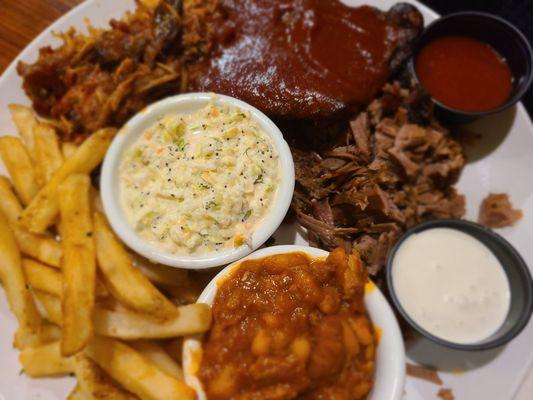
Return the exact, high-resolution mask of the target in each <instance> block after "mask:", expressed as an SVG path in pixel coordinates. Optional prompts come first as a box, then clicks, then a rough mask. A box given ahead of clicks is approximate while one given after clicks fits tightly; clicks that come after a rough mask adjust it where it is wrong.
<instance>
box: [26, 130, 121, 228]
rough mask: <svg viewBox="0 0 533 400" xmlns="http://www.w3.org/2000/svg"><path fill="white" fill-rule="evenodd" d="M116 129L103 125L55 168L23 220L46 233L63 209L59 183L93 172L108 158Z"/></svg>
mask: <svg viewBox="0 0 533 400" xmlns="http://www.w3.org/2000/svg"><path fill="white" fill-rule="evenodd" d="M115 132H116V130H115V129H112V128H105V129H101V130H99V131H97V132H95V133H93V134H92V135H91V136H90V137H89V138H87V140H86V141H85V142H83V144H82V145H81V146H80V147H79V148H78V149H77V150H76V152H75V153H74V154H73V155H72V157H70V158H69V159H68V160H66V161H65V162H64V163H63V165H62V166H61V167H60V168H59V169H58V170H57V171H56V172H55V174H54V176H53V177H52V179H50V181H49V182H48V183H47V184H46V185H45V186H44V187H43V188H42V189H41V190H40V191H39V193H37V195H36V196H35V198H34V199H33V200H32V202H31V203H30V204H29V205H28V207H27V208H26V209H25V210H24V212H23V213H22V223H23V224H24V226H25V227H26V228H28V230H29V231H30V232H33V233H43V232H44V231H45V230H46V228H48V227H49V226H50V225H52V224H53V223H54V220H55V218H56V216H57V214H58V212H59V204H58V199H57V187H58V186H59V184H60V183H61V182H63V181H64V180H65V178H66V177H67V176H69V175H71V174H74V173H89V172H91V171H92V170H93V169H94V168H95V167H96V166H98V164H100V162H101V161H102V159H103V158H104V155H105V153H106V151H107V149H108V147H109V145H110V144H111V141H112V140H113V137H114V135H115Z"/></svg>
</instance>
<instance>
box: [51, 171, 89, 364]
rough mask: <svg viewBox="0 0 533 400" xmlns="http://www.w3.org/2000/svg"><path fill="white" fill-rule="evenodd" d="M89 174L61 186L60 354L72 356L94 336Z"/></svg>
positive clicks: (76, 177)
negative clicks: (61, 274)
mask: <svg viewBox="0 0 533 400" xmlns="http://www.w3.org/2000/svg"><path fill="white" fill-rule="evenodd" d="M90 186H91V182H90V179H89V176H88V175H82V174H74V175H71V176H69V177H68V178H67V179H65V181H64V182H63V183H61V184H60V185H59V187H58V191H57V194H58V199H59V208H60V213H61V219H62V222H63V225H62V229H63V234H64V237H63V242H62V244H63V261H62V265H61V269H62V272H63V291H62V297H61V308H62V311H63V325H62V328H63V337H62V340H61V352H62V354H63V355H72V354H74V353H77V352H78V351H80V350H81V349H83V348H84V347H85V345H86V344H87V343H88V341H89V340H90V339H91V337H92V334H93V326H92V313H93V308H94V298H95V294H94V292H95V281H96V260H95V251H94V241H93V238H92V231H93V225H92V221H91V214H90V204H89V189H90Z"/></svg>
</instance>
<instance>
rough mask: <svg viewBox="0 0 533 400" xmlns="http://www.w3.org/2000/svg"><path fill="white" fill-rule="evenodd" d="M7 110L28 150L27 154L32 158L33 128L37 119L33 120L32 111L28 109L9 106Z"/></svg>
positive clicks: (19, 106)
mask: <svg viewBox="0 0 533 400" xmlns="http://www.w3.org/2000/svg"><path fill="white" fill-rule="evenodd" d="M8 108H9V112H10V113H11V118H13V122H14V123H15V126H16V127H17V130H18V132H19V135H20V137H21V138H22V140H23V141H24V144H25V145H26V147H27V148H28V152H29V153H30V155H31V156H32V157H33V149H34V141H33V128H34V126H35V125H36V124H37V119H36V118H35V114H34V113H33V110H32V109H31V108H30V107H26V106H23V105H20V104H10V105H9V106H8Z"/></svg>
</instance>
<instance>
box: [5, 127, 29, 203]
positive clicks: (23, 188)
mask: <svg viewBox="0 0 533 400" xmlns="http://www.w3.org/2000/svg"><path fill="white" fill-rule="evenodd" d="M0 158H2V161H3V162H4V164H5V166H6V168H7V171H8V172H9V176H11V180H12V181H13V186H14V187H15V191H16V192H17V195H18V197H19V198H20V200H21V201H22V204H24V205H27V204H29V203H30V202H31V200H32V199H33V198H34V197H35V195H36V194H37V192H38V191H39V186H38V185H37V179H36V176H35V170H34V168H33V164H32V162H31V158H30V155H29V153H28V150H27V149H26V147H24V145H23V144H22V142H21V141H20V139H19V138H16V137H12V136H3V137H0Z"/></svg>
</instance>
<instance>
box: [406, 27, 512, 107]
mask: <svg viewBox="0 0 533 400" xmlns="http://www.w3.org/2000/svg"><path fill="white" fill-rule="evenodd" d="M415 70H416V74H417V76H418V79H419V80H420V83H421V84H422V85H423V86H424V87H425V88H426V89H427V91H428V92H429V93H430V94H431V96H433V98H435V99H436V100H438V101H440V102H441V103H443V104H445V105H447V106H448V107H451V108H455V109H458V110H462V111H488V110H491V109H494V108H497V107H498V106H500V105H502V104H503V103H505V101H506V100H507V99H508V97H509V95H510V93H511V89H512V75H511V71H510V69H509V66H508V65H507V63H506V62H505V60H504V59H503V58H502V57H501V56H500V55H499V54H498V53H497V52H496V50H494V49H493V48H492V47H491V46H490V45H488V44H487V43H484V42H481V41H479V40H477V39H473V38H469V37H462V36H445V37H441V38H437V39H434V40H432V41H431V42H429V43H428V44H426V45H425V46H424V47H423V48H422V50H421V51H420V52H419V54H418V56H417V58H416V62H415Z"/></svg>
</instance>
